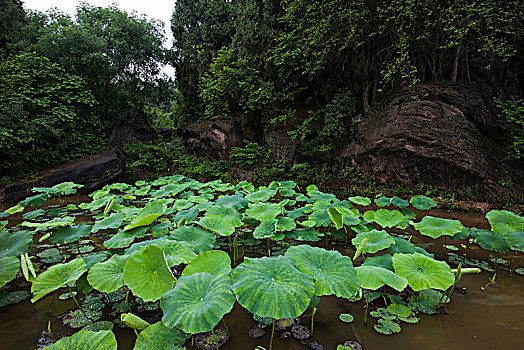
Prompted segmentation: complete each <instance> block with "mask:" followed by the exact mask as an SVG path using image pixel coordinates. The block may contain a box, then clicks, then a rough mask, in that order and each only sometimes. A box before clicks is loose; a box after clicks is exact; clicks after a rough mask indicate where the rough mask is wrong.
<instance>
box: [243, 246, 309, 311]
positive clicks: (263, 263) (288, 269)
mask: <svg viewBox="0 0 524 350" xmlns="http://www.w3.org/2000/svg"><path fill="white" fill-rule="evenodd" d="M313 283H314V281H313V278H311V277H310V276H308V275H306V274H303V273H302V272H300V271H298V270H297V269H296V268H295V266H294V265H293V262H292V261H291V260H290V259H289V258H287V257H284V256H278V257H275V258H266V257H263V258H258V259H253V258H247V257H246V258H245V259H244V262H243V263H242V264H240V265H238V266H237V267H236V268H235V269H234V271H233V291H234V292H235V294H236V295H237V296H238V302H239V303H240V305H242V306H243V307H245V308H246V309H248V310H249V311H250V312H252V313H254V314H256V315H259V316H261V317H272V318H274V319H281V318H285V317H293V318H294V317H298V316H299V315H301V314H302V313H303V312H304V311H305V310H306V308H307V307H308V305H309V303H310V301H311V298H312V297H313V294H314V292H315V288H314V287H313ZM261 286H263V288H261Z"/></svg>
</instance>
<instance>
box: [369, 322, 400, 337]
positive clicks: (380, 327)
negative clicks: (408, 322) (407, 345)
mask: <svg viewBox="0 0 524 350" xmlns="http://www.w3.org/2000/svg"><path fill="white" fill-rule="evenodd" d="M374 328H375V330H376V331H377V332H379V333H381V334H386V335H389V334H393V333H399V332H400V331H401V328H400V326H399V324H398V323H396V322H394V321H391V320H384V319H382V318H381V319H379V320H378V322H377V324H376V325H375V326H374Z"/></svg>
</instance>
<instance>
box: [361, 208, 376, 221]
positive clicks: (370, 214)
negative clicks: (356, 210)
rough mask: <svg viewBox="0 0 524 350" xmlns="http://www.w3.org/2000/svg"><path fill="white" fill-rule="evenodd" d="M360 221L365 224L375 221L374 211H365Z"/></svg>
mask: <svg viewBox="0 0 524 350" xmlns="http://www.w3.org/2000/svg"><path fill="white" fill-rule="evenodd" d="M362 219H364V221H367V222H373V221H375V211H374V210H367V211H365V212H364V214H363V215H362Z"/></svg>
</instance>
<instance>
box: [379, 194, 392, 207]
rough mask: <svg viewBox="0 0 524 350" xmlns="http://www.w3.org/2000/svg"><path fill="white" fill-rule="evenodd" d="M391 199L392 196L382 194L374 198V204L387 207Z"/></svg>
mask: <svg viewBox="0 0 524 350" xmlns="http://www.w3.org/2000/svg"><path fill="white" fill-rule="evenodd" d="M392 200H393V198H389V197H386V196H382V197H380V198H375V204H376V205H378V206H379V207H387V206H390V205H391V201H392Z"/></svg>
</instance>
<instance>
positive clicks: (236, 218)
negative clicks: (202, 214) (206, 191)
mask: <svg viewBox="0 0 524 350" xmlns="http://www.w3.org/2000/svg"><path fill="white" fill-rule="evenodd" d="M207 215H218V216H220V217H223V218H225V219H226V220H227V221H229V222H230V223H231V225H233V226H235V227H240V226H242V225H243V224H244V223H243V222H242V214H240V213H239V212H238V211H236V210H235V209H234V208H231V207H225V206H221V205H215V206H213V207H210V208H209V209H208V210H207V212H206V216H207Z"/></svg>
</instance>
